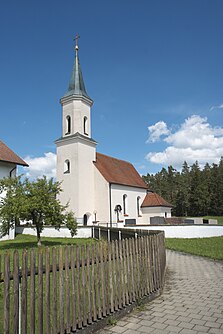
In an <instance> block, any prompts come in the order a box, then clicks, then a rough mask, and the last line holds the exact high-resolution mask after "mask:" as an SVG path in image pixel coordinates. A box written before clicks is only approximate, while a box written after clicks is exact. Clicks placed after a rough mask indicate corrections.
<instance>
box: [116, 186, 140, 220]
mask: <svg viewBox="0 0 223 334" xmlns="http://www.w3.org/2000/svg"><path fill="white" fill-rule="evenodd" d="M124 196H125V199H124ZM145 196H146V189H142V188H135V187H129V186H124V185H119V184H112V185H111V208H112V222H113V223H124V224H125V222H126V223H127V222H128V220H129V219H135V220H136V223H138V224H142V222H143V217H142V210H141V204H142V202H143V199H144V197H145ZM124 201H125V205H124ZM116 205H120V206H121V208H122V210H121V212H120V213H119V217H118V218H119V219H118V218H117V215H118V214H117V212H116V211H115V207H116ZM124 206H125V210H124ZM132 223H134V222H132Z"/></svg>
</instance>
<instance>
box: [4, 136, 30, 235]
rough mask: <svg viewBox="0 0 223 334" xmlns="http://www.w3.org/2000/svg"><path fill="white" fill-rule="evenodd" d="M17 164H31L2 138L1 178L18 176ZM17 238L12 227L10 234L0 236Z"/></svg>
mask: <svg viewBox="0 0 223 334" xmlns="http://www.w3.org/2000/svg"><path fill="white" fill-rule="evenodd" d="M17 165H19V166H26V167H28V166H29V165H28V164H27V163H26V162H25V161H24V160H23V159H21V158H20V157H19V156H18V155H17V154H16V153H14V152H13V151H12V150H11V149H10V148H9V147H8V146H7V145H6V144H5V143H3V141H1V140H0V179H3V178H5V177H16V172H17ZM4 196H5V195H4V192H3V193H1V194H0V200H1V198H4ZM14 238H15V230H14V229H10V230H9V234H8V235H6V236H4V237H2V238H1V237H0V241H1V240H10V239H14Z"/></svg>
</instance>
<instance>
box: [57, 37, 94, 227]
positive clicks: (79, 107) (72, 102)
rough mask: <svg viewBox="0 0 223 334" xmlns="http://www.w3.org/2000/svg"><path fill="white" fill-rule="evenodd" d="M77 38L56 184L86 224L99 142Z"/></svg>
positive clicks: (91, 207)
mask: <svg viewBox="0 0 223 334" xmlns="http://www.w3.org/2000/svg"><path fill="white" fill-rule="evenodd" d="M78 38H79V36H77V37H76V38H75V40H76V45H75V59H74V65H73V69H72V73H71V78H70V82H69V87H68V90H67V92H66V93H65V94H64V96H63V97H62V98H61V99H60V103H61V106H62V137H61V138H60V139H58V140H56V142H55V143H56V146H57V181H59V182H62V184H61V187H62V189H63V191H62V192H61V193H60V195H59V200H60V201H61V203H62V204H64V205H65V204H66V203H67V202H68V203H69V210H72V211H73V212H74V215H75V217H76V218H77V220H78V222H80V223H83V224H84V225H86V224H88V223H90V222H91V221H92V219H93V212H94V210H95V207H94V198H95V196H94V164H93V161H95V159H96V142H95V141H94V140H93V139H92V138H91V106H92V104H93V101H92V100H91V98H90V97H89V96H88V94H87V92H86V89H85V85H84V80H83V76H82V72H81V67H80V62H79V56H78V43H77V41H78Z"/></svg>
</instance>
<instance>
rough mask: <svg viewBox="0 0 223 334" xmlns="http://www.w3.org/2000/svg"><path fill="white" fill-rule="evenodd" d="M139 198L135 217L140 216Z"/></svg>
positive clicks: (138, 198)
mask: <svg viewBox="0 0 223 334" xmlns="http://www.w3.org/2000/svg"><path fill="white" fill-rule="evenodd" d="M139 202H140V196H138V197H137V215H138V216H140V203H139Z"/></svg>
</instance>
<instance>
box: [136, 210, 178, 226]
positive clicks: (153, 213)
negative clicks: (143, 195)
mask: <svg viewBox="0 0 223 334" xmlns="http://www.w3.org/2000/svg"><path fill="white" fill-rule="evenodd" d="M142 215H143V224H150V223H151V222H150V218H151V217H164V218H170V217H171V208H170V207H163V206H151V207H143V208H142Z"/></svg>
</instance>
